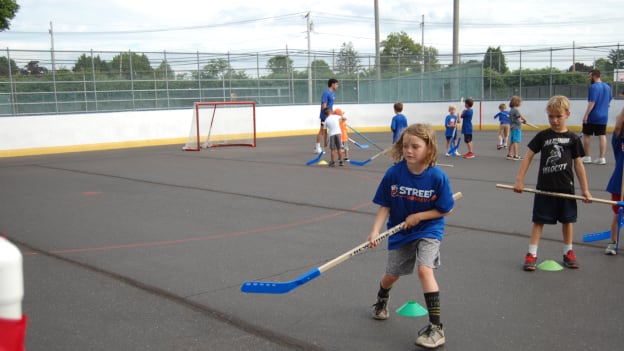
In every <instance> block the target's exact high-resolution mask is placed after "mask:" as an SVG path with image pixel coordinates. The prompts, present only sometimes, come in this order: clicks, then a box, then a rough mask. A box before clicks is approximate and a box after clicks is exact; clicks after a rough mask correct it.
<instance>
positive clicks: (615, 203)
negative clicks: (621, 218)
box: [496, 184, 624, 206]
mask: <svg viewBox="0 0 624 351" xmlns="http://www.w3.org/2000/svg"><path fill="white" fill-rule="evenodd" d="M496 187H497V188H501V189H508V190H514V187H513V185H506V184H496ZM522 191H526V192H528V193H534V194H540V195H548V196H555V197H562V198H566V199H573V200H585V197H583V196H579V195H574V194H565V193H556V192H553V191H544V190H536V189H531V188H523V189H522ZM591 201H592V202H597V203H601V204H607V205H612V206H624V201H612V200H606V199H599V198H595V197H592V198H591Z"/></svg>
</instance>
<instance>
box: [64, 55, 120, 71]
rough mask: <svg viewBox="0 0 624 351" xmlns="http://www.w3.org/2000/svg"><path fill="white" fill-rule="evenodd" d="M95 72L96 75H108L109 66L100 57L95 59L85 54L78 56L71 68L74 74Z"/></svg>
mask: <svg viewBox="0 0 624 351" xmlns="http://www.w3.org/2000/svg"><path fill="white" fill-rule="evenodd" d="M93 70H95V72H96V73H108V72H110V71H111V66H110V64H109V63H108V62H106V61H104V60H102V59H101V58H100V55H97V56H95V57H91V56H87V55H86V54H82V55H80V57H78V59H77V60H76V63H75V64H74V67H73V68H72V71H74V72H85V73H91V71H93Z"/></svg>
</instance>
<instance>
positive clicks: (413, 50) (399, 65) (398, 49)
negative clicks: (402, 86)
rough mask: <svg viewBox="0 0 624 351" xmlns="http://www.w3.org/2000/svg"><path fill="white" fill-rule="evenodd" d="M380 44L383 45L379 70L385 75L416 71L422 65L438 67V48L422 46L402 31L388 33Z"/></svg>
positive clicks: (431, 67)
mask: <svg viewBox="0 0 624 351" xmlns="http://www.w3.org/2000/svg"><path fill="white" fill-rule="evenodd" d="M380 45H381V46H382V47H383V50H382V51H381V70H382V72H383V73H385V75H390V76H394V75H396V74H402V73H418V72H420V70H421V66H422V65H425V67H424V68H426V69H435V68H437V67H438V58H437V57H438V50H437V49H436V48H434V47H425V48H423V46H422V45H420V44H417V43H416V42H414V40H412V38H410V37H409V35H407V33H405V32H403V31H402V32H400V33H390V34H389V35H388V37H387V38H386V39H385V40H383V41H382V42H381V43H380ZM423 59H424V62H423Z"/></svg>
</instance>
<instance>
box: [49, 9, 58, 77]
mask: <svg viewBox="0 0 624 351" xmlns="http://www.w3.org/2000/svg"><path fill="white" fill-rule="evenodd" d="M48 32H49V33H50V43H51V47H50V57H51V58H52V72H54V71H56V60H55V58H54V29H52V21H50V29H49V30H48Z"/></svg>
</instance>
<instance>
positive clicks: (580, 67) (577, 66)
mask: <svg viewBox="0 0 624 351" xmlns="http://www.w3.org/2000/svg"><path fill="white" fill-rule="evenodd" d="M591 70H592V68H591V67H589V66H588V65H586V64H584V63H581V62H576V63H574V65H573V66H570V68H568V72H585V73H588V72H589V71H591Z"/></svg>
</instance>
